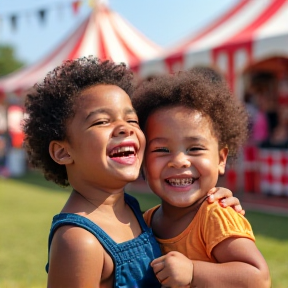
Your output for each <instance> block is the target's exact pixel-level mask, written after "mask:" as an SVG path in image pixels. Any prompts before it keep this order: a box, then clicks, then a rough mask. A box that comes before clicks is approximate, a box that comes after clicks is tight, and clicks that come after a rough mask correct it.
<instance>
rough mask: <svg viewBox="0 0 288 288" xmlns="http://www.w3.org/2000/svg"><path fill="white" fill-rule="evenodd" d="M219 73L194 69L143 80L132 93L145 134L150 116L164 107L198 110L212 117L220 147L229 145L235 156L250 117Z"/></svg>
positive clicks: (244, 136)
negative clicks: (182, 107)
mask: <svg viewBox="0 0 288 288" xmlns="http://www.w3.org/2000/svg"><path fill="white" fill-rule="evenodd" d="M216 76H217V72H215V71H214V72H213V71H211V70H206V69H198V68H197V69H196V68H195V69H192V70H190V71H185V72H184V71H183V72H178V73H176V74H173V75H161V76H158V77H155V78H153V79H150V80H149V81H148V80H147V81H144V82H142V83H141V84H140V85H139V86H138V87H137V89H136V90H135V91H134V94H133V95H132V104H133V106H134V108H135V110H136V112H137V114H138V117H139V124H140V127H141V129H142V130H143V131H144V133H145V124H146V121H147V119H148V117H149V115H151V114H152V113H153V112H154V111H156V110H158V109H161V108H163V107H167V108H169V107H175V106H185V107H188V108H191V109H193V110H194V109H195V110H197V111H199V112H201V113H203V115H208V116H209V117H210V119H211V122H212V127H213V130H214V131H213V132H214V135H215V136H216V137H217V139H218V142H219V148H220V149H221V148H223V147H228V149H229V159H236V158H237V153H238V151H239V148H240V147H241V145H243V144H244V143H245V141H246V139H247V133H248V128H247V127H248V117H247V113H246V109H245V107H244V105H243V104H242V103H241V102H240V101H238V99H237V98H236V97H235V96H234V95H233V94H232V93H231V91H230V89H229V88H228V85H227V83H226V82H225V81H224V80H223V79H222V78H221V76H219V75H218V76H217V77H216ZM187 125H188V124H187Z"/></svg>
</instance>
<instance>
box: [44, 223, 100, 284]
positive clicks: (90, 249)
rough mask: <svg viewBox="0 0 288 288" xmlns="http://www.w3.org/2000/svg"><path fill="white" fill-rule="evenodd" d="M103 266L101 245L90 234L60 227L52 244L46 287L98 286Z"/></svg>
mask: <svg viewBox="0 0 288 288" xmlns="http://www.w3.org/2000/svg"><path fill="white" fill-rule="evenodd" d="M103 265H104V250H103V247H102V246H101V244H100V243H99V242H98V240H97V239H96V238H95V237H94V236H93V235H92V234H91V233H89V232H88V231H86V230H84V229H82V228H79V227H72V226H63V227H60V228H59V229H58V230H57V231H56V232H55V235H54V237H53V240H52V244H51V249H50V255H49V272H48V283H47V287H48V288H58V287H59V288H60V287H69V288H80V287H86V288H89V287H91V288H92V287H93V288H97V287H100V282H101V276H102V271H103Z"/></svg>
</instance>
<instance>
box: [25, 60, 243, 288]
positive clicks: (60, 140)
mask: <svg viewBox="0 0 288 288" xmlns="http://www.w3.org/2000/svg"><path fill="white" fill-rule="evenodd" d="M133 89H134V86H133V74H132V72H131V71H130V70H128V69H127V68H126V66H125V65H124V64H119V65H116V64H115V63H113V62H111V61H100V60H99V59H97V58H93V57H89V58H80V59H76V60H71V61H66V62H64V63H63V64H62V65H61V66H59V67H56V68H55V69H54V70H53V71H52V72H50V73H48V74H47V76H46V78H45V79H44V81H43V82H41V83H39V84H36V85H35V86H34V91H33V92H31V93H30V94H28V95H27V100H26V103H25V106H26V112H27V114H28V116H29V117H28V118H27V119H26V121H25V123H24V132H25V135H26V138H25V145H26V149H27V152H28V157H29V160H30V162H31V164H32V166H34V167H36V168H38V169H41V170H42V172H43V173H44V176H45V177H46V179H47V180H52V181H54V182H55V183H57V184H58V185H61V186H69V185H71V186H72V192H71V194H70V196H69V199H68V201H67V202H66V204H65V205H64V207H63V208H62V210H61V213H59V214H58V215H56V216H55V217H54V218H53V221H52V226H51V231H50V235H49V259H48V264H47V267H46V270H47V272H48V284H47V285H48V287H53V288H58V287H67V288H68V287H69V288H80V287H81V288H84V287H85V288H88V287H111V288H112V287H123V288H124V287H160V286H161V284H160V283H159V282H158V280H157V278H156V277H155V274H154V272H153V269H152V267H151V266H150V263H151V261H152V260H153V259H155V258H157V257H159V256H161V251H160V248H159V245H158V244H157V242H156V240H155V238H154V236H153V234H152V231H151V229H150V228H148V227H147V225H146V224H145V222H144V219H143V216H142V213H141V211H140V208H139V204H138V202H137V201H136V199H134V198H133V197H132V196H130V195H128V194H126V193H124V187H125V185H126V184H128V183H129V182H131V181H134V180H136V179H137V178H138V175H139V170H140V166H141V163H142V159H143V154H144V148H145V137H144V134H143V132H142V131H141V130H140V128H139V125H138V117H137V114H136V112H135V110H134V108H133V107H132V104H131V100H130V96H129V95H131V94H132V92H133ZM221 191H222V192H221ZM223 194H224V195H223ZM218 196H220V197H223V196H228V197H229V196H231V192H230V191H229V190H225V189H220V190H218V191H217V193H216V194H215V199H217V198H219V197H218ZM229 199H230V204H229V205H233V204H234V205H235V204H238V203H239V201H238V199H237V198H234V197H229ZM226 200H228V199H226ZM228 202H229V201H228ZM233 202H234V203H233Z"/></svg>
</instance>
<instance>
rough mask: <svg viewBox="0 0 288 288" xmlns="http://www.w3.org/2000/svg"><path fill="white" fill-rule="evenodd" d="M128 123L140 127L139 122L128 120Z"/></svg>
mask: <svg viewBox="0 0 288 288" xmlns="http://www.w3.org/2000/svg"><path fill="white" fill-rule="evenodd" d="M127 122H128V123H132V124H137V125H139V122H138V120H128V121H127Z"/></svg>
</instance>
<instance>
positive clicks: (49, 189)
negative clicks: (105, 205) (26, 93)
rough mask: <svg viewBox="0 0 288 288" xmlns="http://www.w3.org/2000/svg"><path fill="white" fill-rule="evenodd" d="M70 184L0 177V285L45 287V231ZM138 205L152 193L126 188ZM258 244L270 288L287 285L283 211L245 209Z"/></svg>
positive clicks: (151, 199) (32, 176) (145, 204)
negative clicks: (66, 187) (271, 212)
mask: <svg viewBox="0 0 288 288" xmlns="http://www.w3.org/2000/svg"><path fill="white" fill-rule="evenodd" d="M68 192H69V189H68V190H67V189H61V188H58V187H57V186H56V185H54V184H53V183H50V182H47V181H45V180H43V178H42V177H40V176H39V175H38V174H37V173H29V174H27V175H25V177H22V178H18V179H1V178H0V218H1V221H0V231H1V234H0V288H44V287H46V276H47V275H46V272H45V270H44V267H45V264H46V261H47V237H48V233H49V228H50V224H51V219H52V216H53V215H54V214H56V213H58V212H59V210H60V209H61V207H62V206H63V204H64V203H65V201H66V199H67V197H68ZM131 194H133V196H135V197H136V198H138V200H139V202H140V205H141V208H142V210H146V209H147V208H149V207H152V206H153V205H155V204H156V203H158V199H157V198H156V197H155V196H154V195H152V194H141V193H131ZM246 216H247V218H248V219H249V221H250V223H251V224H252V226H253V230H254V233H255V235H256V239H257V242H256V243H257V246H258V248H259V249H260V251H261V252H262V253H263V255H264V257H265V258H266V260H267V262H268V265H269V267H270V271H271V275H272V282H273V285H272V287H273V288H287V287H288V273H287V271H288V229H287V228H286V227H287V223H288V217H284V216H276V215H268V214H264V213H258V212H252V211H247V212H246Z"/></svg>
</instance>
